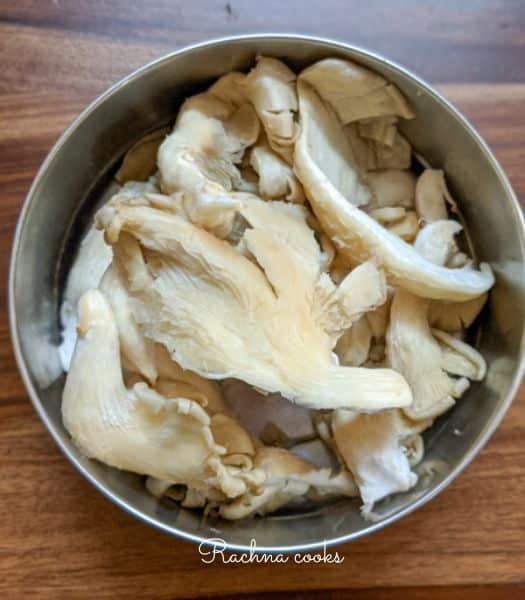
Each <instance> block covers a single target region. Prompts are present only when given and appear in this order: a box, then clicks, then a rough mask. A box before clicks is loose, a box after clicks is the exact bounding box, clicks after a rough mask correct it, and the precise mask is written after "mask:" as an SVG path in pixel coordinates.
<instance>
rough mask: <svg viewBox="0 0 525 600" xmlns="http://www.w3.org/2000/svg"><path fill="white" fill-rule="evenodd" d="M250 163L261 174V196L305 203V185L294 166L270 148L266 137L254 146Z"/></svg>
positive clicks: (259, 181)
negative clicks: (293, 169) (300, 180)
mask: <svg viewBox="0 0 525 600" xmlns="http://www.w3.org/2000/svg"><path fill="white" fill-rule="evenodd" d="M250 164H251V166H252V167H253V169H254V171H255V172H256V173H257V175H258V176H259V180H258V191H259V195H260V196H261V198H264V199H271V200H275V199H278V200H289V201H290V202H294V203H295V204H304V192H303V187H302V185H301V184H300V183H299V181H298V179H297V177H296V176H295V175H294V173H293V171H292V168H291V167H290V165H289V164H288V163H287V162H285V161H284V160H283V159H282V158H281V157H280V156H278V155H277V154H276V153H275V152H274V151H273V150H272V149H271V148H270V146H269V145H268V143H267V141H266V140H265V139H264V138H263V140H261V141H260V142H259V143H258V144H257V145H256V146H254V147H253V148H252V150H251V152H250Z"/></svg>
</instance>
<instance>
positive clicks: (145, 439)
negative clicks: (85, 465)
mask: <svg viewBox="0 0 525 600" xmlns="http://www.w3.org/2000/svg"><path fill="white" fill-rule="evenodd" d="M95 371H96V376H94V373H95ZM62 417H63V420H64V425H65V427H66V429H67V430H68V431H69V433H70V434H71V436H72V438H73V440H74V442H75V443H76V444H77V445H78V446H79V448H80V449H81V450H82V452H83V453H84V454H85V455H86V456H88V457H90V458H96V459H98V460H100V461H102V462H104V463H106V464H107V465H110V466H113V467H117V468H119V469H125V470H128V471H133V472H135V473H141V474H144V475H151V476H153V477H156V478H157V479H162V480H168V481H171V482H173V483H187V484H194V485H196V486H198V485H200V484H201V482H202V480H203V479H204V478H206V477H209V476H211V475H214V468H213V466H212V465H211V464H210V459H211V457H219V456H221V455H222V454H223V453H224V448H221V447H220V446H219V445H217V444H216V443H215V442H214V440H213V436H212V433H211V429H210V419H209V417H208V415H207V414H206V413H205V411H204V410H203V409H202V407H201V406H199V404H197V403H196V402H194V401H192V400H189V399H187V398H165V397H164V396H161V395H160V394H159V393H157V392H155V391H154V390H153V389H151V388H149V387H148V386H147V385H146V384H145V383H137V384H136V385H134V386H133V388H131V389H127V388H126V387H125V386H124V382H123V379H122V373H121V365H120V346H119V335H118V330H117V325H116V322H115V318H114V316H113V312H112V310H111V308H110V306H109V304H108V302H107V301H106V300H105V298H104V296H103V295H102V294H101V293H100V292H99V291H98V290H90V291H88V292H86V293H85V294H84V295H83V296H82V298H81V299H80V302H79V339H78V341H77V345H76V348H75V353H74V356H73V360H72V363H71V368H70V370H69V373H68V377H67V380H66V385H65V387H64V394H63V399H62Z"/></svg>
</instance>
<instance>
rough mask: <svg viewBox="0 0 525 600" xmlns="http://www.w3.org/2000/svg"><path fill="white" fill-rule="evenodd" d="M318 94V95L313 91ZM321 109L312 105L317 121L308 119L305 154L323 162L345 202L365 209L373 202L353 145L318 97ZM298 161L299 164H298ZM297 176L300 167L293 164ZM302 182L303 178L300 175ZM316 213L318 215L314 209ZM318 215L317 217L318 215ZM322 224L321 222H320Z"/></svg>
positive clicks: (304, 87)
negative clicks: (355, 159) (366, 205)
mask: <svg viewBox="0 0 525 600" xmlns="http://www.w3.org/2000/svg"><path fill="white" fill-rule="evenodd" d="M307 85H308V84H305V83H304V82H303V83H301V82H299V84H298V90H299V93H300V94H302V95H304V93H303V91H302V90H305V89H306V86H307ZM310 89H311V88H310ZM311 94H312V95H313V94H315V92H313V91H312V92H311ZM317 100H318V102H317V104H318V106H315V107H314V106H311V107H310V106H309V108H310V109H311V110H313V111H315V118H312V119H308V137H307V139H306V138H305V136H304V132H302V133H301V136H300V139H303V145H304V147H305V151H307V152H308V154H310V155H311V157H312V160H314V161H316V162H321V163H322V166H323V177H325V178H327V179H328V180H329V181H330V182H331V183H332V185H333V186H334V187H335V188H336V189H337V190H338V192H339V193H340V194H342V195H343V196H344V197H345V198H346V201H347V202H349V203H351V204H352V205H353V206H363V205H365V204H368V202H369V201H370V199H371V194H370V191H369V189H368V188H367V187H366V186H365V184H364V181H363V179H362V177H361V175H360V174H359V172H358V168H357V166H356V163H355V161H354V157H353V154H352V148H351V146H350V143H349V141H348V139H347V137H346V136H345V134H344V133H343V130H342V129H341V124H340V123H339V121H338V120H337V116H336V115H335V113H334V112H333V111H332V110H331V109H330V107H328V106H324V105H323V104H322V102H321V101H320V100H319V98H318V97H317ZM301 103H302V104H301V114H300V117H301V122H304V120H305V118H308V116H307V115H306V117H305V115H304V114H303V111H304V107H303V105H304V100H303V99H302V100H301ZM296 162H297V161H296ZM294 169H295V170H296V174H297V175H299V174H298V173H297V165H296V164H295V165H294ZM299 179H301V177H300V176H299ZM303 185H304V182H303ZM313 208H314V212H315V206H314V207H313ZM317 216H318V215H317ZM320 222H321V224H322V221H320Z"/></svg>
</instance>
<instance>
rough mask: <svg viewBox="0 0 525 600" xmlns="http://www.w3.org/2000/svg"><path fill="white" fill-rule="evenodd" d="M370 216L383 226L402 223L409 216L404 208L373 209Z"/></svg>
mask: <svg viewBox="0 0 525 600" xmlns="http://www.w3.org/2000/svg"><path fill="white" fill-rule="evenodd" d="M368 214H369V215H370V216H371V217H372V218H373V219H375V220H376V221H377V222H378V223H381V224H382V225H386V226H388V225H390V224H392V223H396V222H399V221H401V220H402V219H403V218H404V217H405V216H406V214H407V211H406V209H404V208H403V207H402V206H385V207H383V208H373V209H372V210H370V211H369V212H368Z"/></svg>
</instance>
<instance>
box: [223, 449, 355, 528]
mask: <svg viewBox="0 0 525 600" xmlns="http://www.w3.org/2000/svg"><path fill="white" fill-rule="evenodd" d="M254 466H255V468H257V469H259V470H261V471H263V472H264V473H265V474H266V481H265V483H264V486H263V487H262V490H257V491H256V492H250V491H248V492H247V493H246V494H245V495H244V496H241V497H240V498H237V499H235V500H233V501H232V502H230V503H225V504H222V506H221V507H220V510H219V514H220V515H221V516H222V517H223V518H225V519H229V520H234V519H242V518H245V517H247V516H249V515H255V514H258V515H265V514H268V513H270V512H274V511H276V510H278V509H279V508H281V507H282V506H284V505H286V504H288V503H289V502H290V501H291V500H294V499H295V498H301V497H303V496H305V495H306V494H308V493H310V494H313V495H314V496H315V497H317V498H322V497H326V496H330V495H342V494H343V495H348V496H354V495H356V491H357V490H356V487H355V484H354V483H353V480H352V479H351V477H349V476H348V474H346V473H345V472H344V471H343V472H342V473H340V474H339V475H336V476H332V474H331V471H330V469H316V468H315V467H314V466H313V465H312V464H310V463H308V462H307V461H305V460H302V459H301V458H299V457H297V456H295V455H294V454H292V453H291V452H289V451H288V450H286V449H284V448H271V447H266V448H261V449H260V450H258V451H257V454H256V456H255V460H254Z"/></svg>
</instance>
